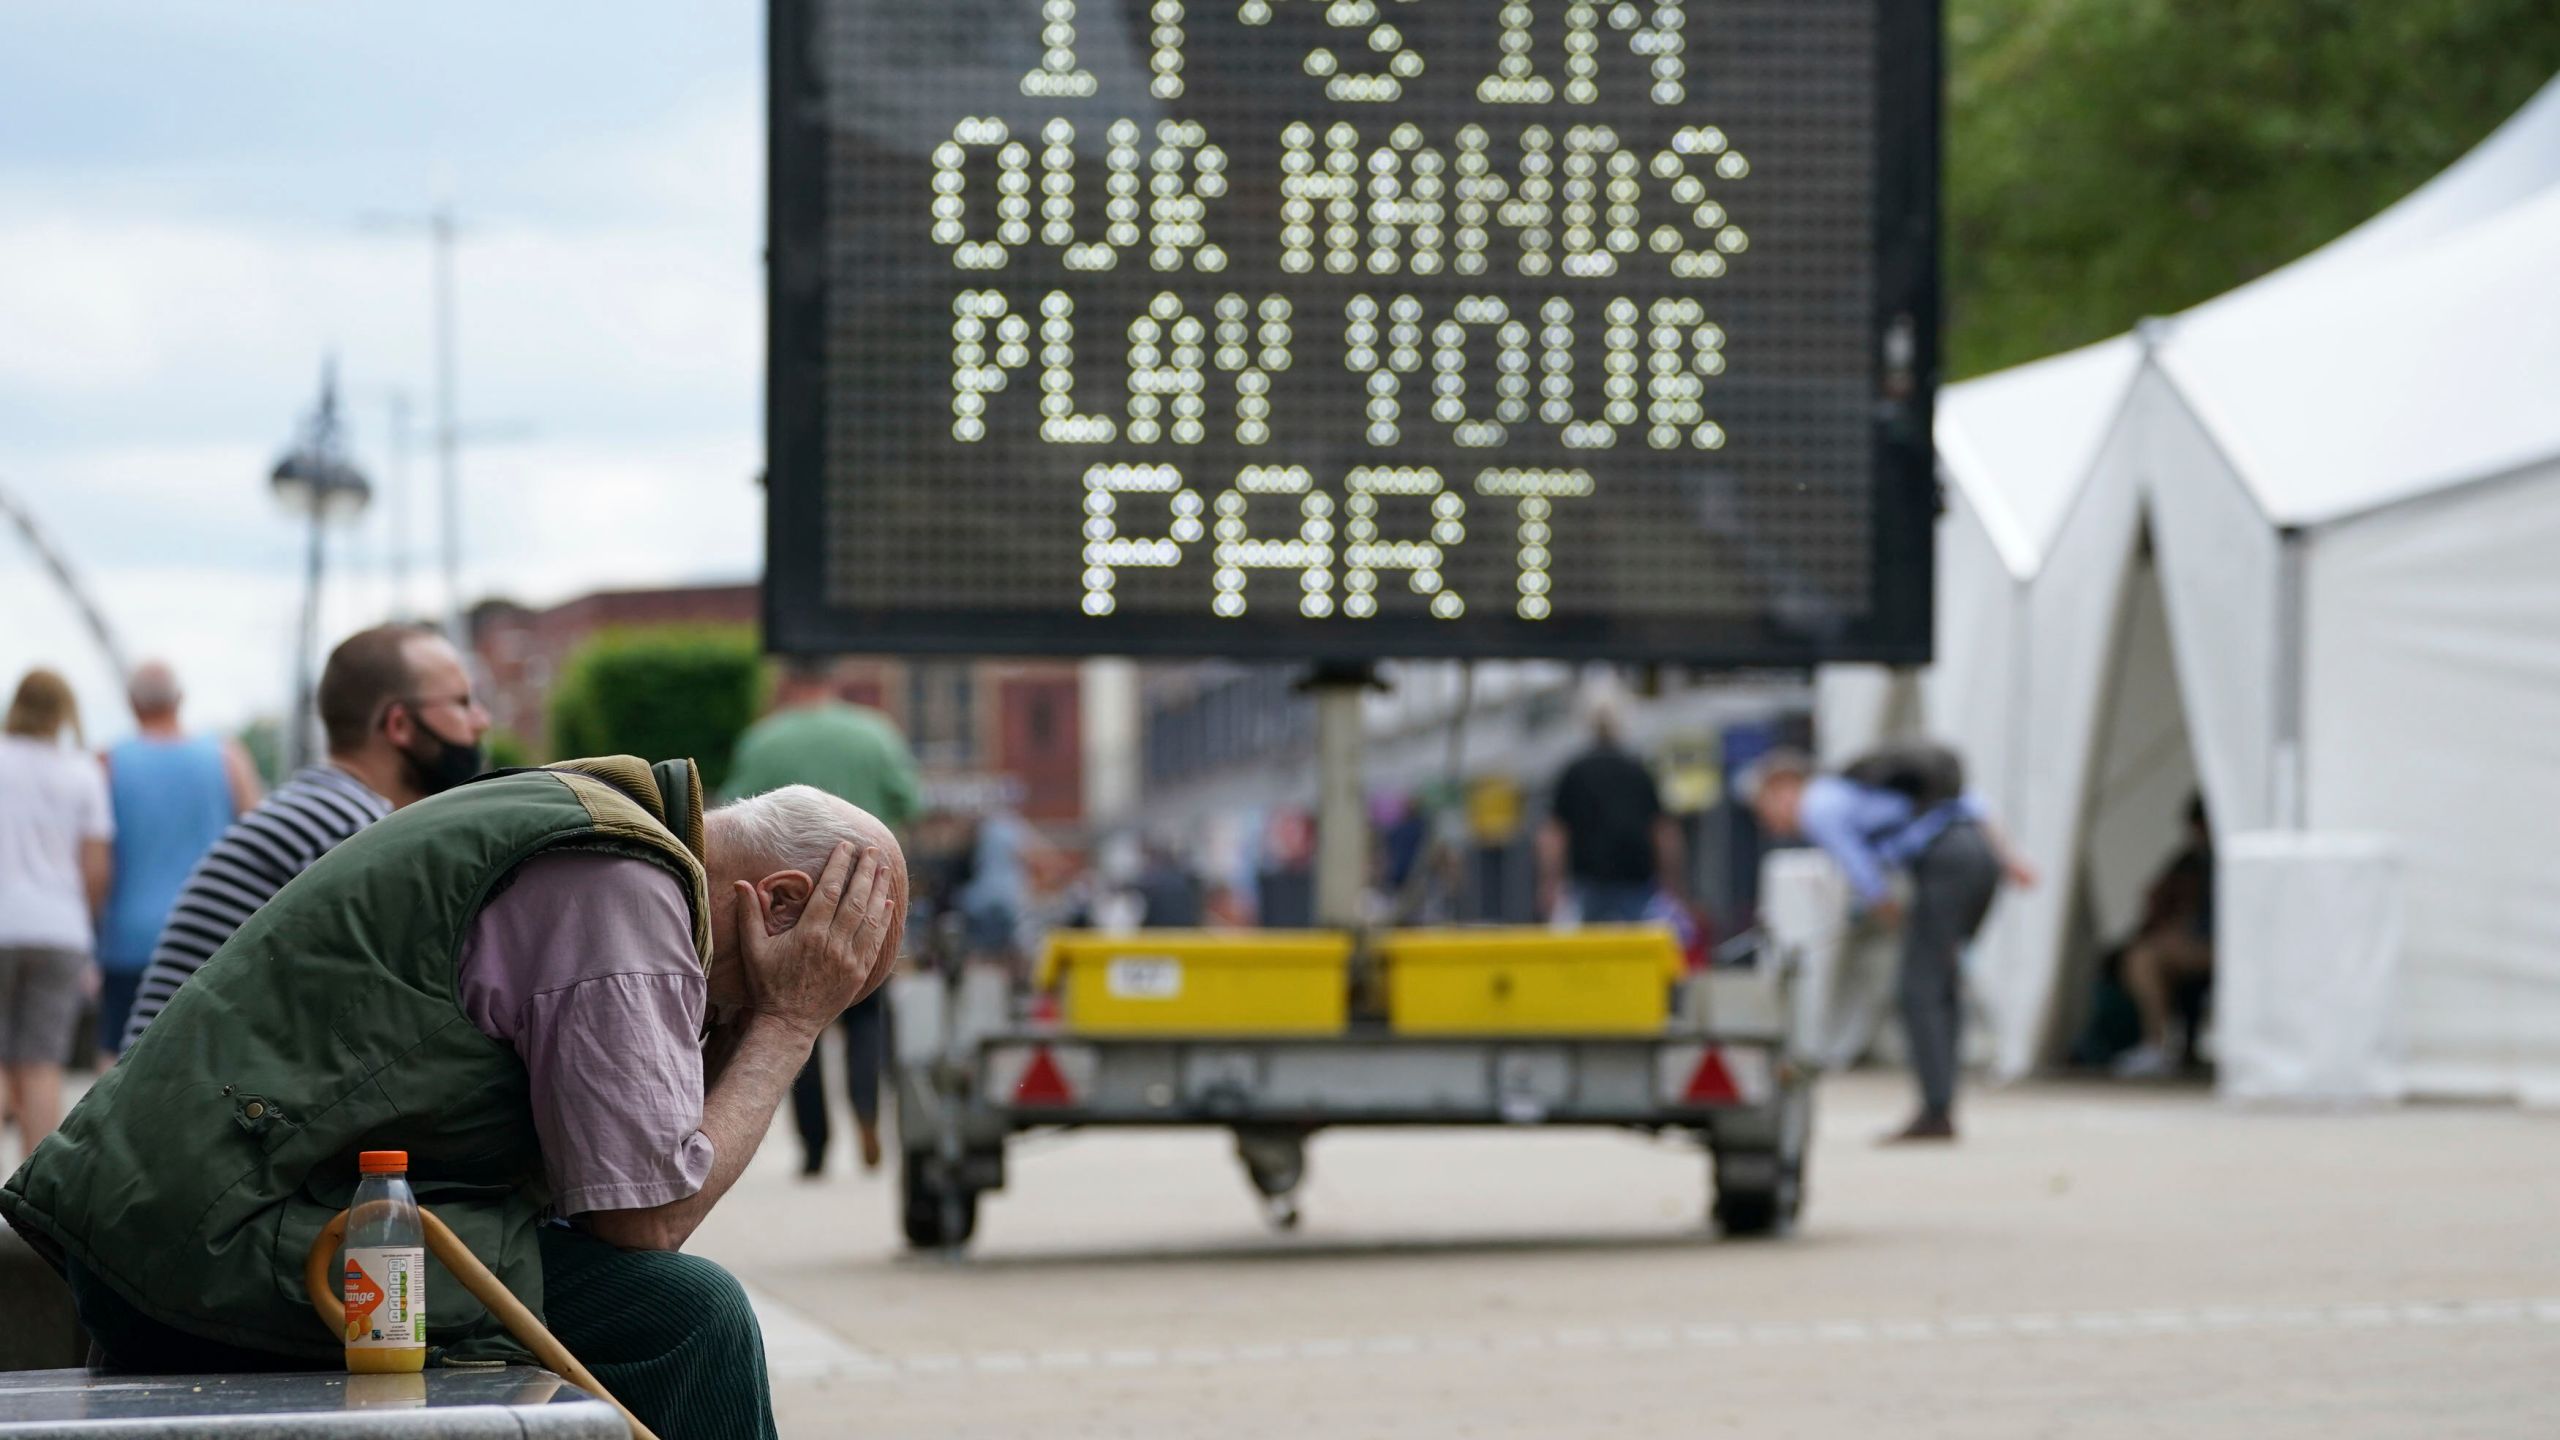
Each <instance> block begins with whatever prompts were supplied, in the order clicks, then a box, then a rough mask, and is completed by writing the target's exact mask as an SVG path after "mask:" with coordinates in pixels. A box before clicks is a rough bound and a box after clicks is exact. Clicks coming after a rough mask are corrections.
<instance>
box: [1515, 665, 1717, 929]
mask: <svg viewBox="0 0 2560 1440" xmlns="http://www.w3.org/2000/svg"><path fill="white" fill-rule="evenodd" d="M1588 720H1589V723H1590V726H1591V744H1590V746H1589V748H1587V749H1585V750H1584V751H1583V752H1582V753H1581V754H1580V755H1578V756H1576V757H1574V759H1573V762H1572V763H1571V764H1569V765H1567V766H1565V768H1564V773H1563V774H1562V775H1561V776H1559V777H1557V780H1556V793H1555V799H1554V801H1553V802H1552V804H1551V805H1550V806H1549V809H1548V814H1547V823H1546V825H1545V827H1544V828H1542V829H1541V830H1540V831H1539V833H1538V877H1539V878H1538V898H1539V909H1541V910H1543V911H1545V912H1546V913H1547V914H1548V915H1550V916H1553V917H1556V918H1559V919H1562V918H1567V917H1569V918H1570V919H1572V920H1573V921H1575V922H1578V923H1580V924H1584V925H1615V924H1633V923H1635V922H1637V921H1640V920H1642V919H1644V918H1645V915H1646V913H1647V912H1648V911H1649V910H1650V909H1651V908H1652V907H1653V903H1654V898H1655V897H1656V896H1657V895H1662V896H1668V897H1669V898H1670V900H1671V902H1672V903H1673V904H1674V905H1682V904H1685V903H1686V896H1687V890H1688V887H1687V885H1686V884H1684V883H1683V877H1684V875H1685V872H1686V870H1687V861H1686V859H1685V857H1684V853H1683V852H1684V847H1683V846H1682V844H1681V838H1680V829H1679V826H1678V824H1677V823H1676V822H1675V821H1674V820H1673V819H1672V818H1671V816H1670V814H1669V813H1668V812H1666V811H1665V810H1664V809H1663V808H1662V792H1661V791H1660V789H1658V788H1657V787H1656V786H1655V785H1654V783H1653V772H1652V771H1651V770H1648V769H1646V768H1645V764H1644V762H1643V761H1642V760H1639V759H1637V758H1636V757H1635V756H1634V755H1632V754H1630V753H1628V751H1627V748H1626V745H1625V743H1624V739H1623V731H1624V725H1623V723H1622V721H1621V720H1620V718H1619V714H1618V706H1617V701H1616V699H1615V697H1613V696H1611V695H1608V694H1605V693H1603V694H1600V695H1597V696H1595V697H1594V698H1593V699H1592V701H1591V703H1590V706H1589V711H1588ZM1567 902H1570V909H1567V908H1565V906H1566V903H1567Z"/></svg>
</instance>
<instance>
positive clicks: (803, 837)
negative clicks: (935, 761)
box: [707, 785, 878, 879]
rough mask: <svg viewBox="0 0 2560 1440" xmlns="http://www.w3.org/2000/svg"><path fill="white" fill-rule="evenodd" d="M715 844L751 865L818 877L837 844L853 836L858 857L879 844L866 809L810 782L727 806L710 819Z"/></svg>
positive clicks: (771, 791) (752, 866)
mask: <svg viewBox="0 0 2560 1440" xmlns="http://www.w3.org/2000/svg"><path fill="white" fill-rule="evenodd" d="M707 819H708V821H709V823H710V826H711V829H712V830H713V832H714V834H715V835H716V836H717V837H718V838H717V839H716V841H715V842H714V843H716V844H718V845H719V846H721V847H722V848H723V849H727V848H728V847H730V846H735V847H737V849H738V851H739V853H740V854H741V855H743V856H744V857H745V858H746V859H747V860H748V862H749V866H748V868H751V869H753V868H764V869H766V870H768V871H771V870H797V871H800V872H801V873H803V874H805V875H807V876H809V877H810V878H811V879H815V878H817V876H818V873H819V872H820V871H822V870H824V869H826V868H827V857H829V856H830V855H833V854H834V853H835V848H836V846H837V845H838V844H839V843H841V842H843V841H847V840H850V841H852V842H853V848H854V854H855V855H856V857H857V858H858V857H859V856H860V855H861V853H862V852H863V851H865V850H868V849H870V848H871V847H872V846H873V845H874V844H876V843H878V836H877V834H876V833H875V832H874V831H873V830H871V829H870V828H869V827H868V826H866V825H865V824H864V823H863V813H862V812H861V811H860V810H857V809H855V808H854V807H853V806H851V805H848V804H846V803H845V802H844V801H842V800H838V799H837V798H835V797H834V796H832V795H829V794H828V793H827V792H825V791H824V790H820V789H818V788H816V787H815V786H810V785H785V786H783V787H782V788H781V789H779V790H767V791H766V792H764V793H763V794H761V795H751V796H749V797H748V798H746V799H744V800H739V801H736V802H734V803H732V804H728V805H723V806H721V807H719V808H718V809H716V810H713V811H712V812H711V813H710V815H709V816H708V817H707Z"/></svg>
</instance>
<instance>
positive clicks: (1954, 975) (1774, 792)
mask: <svg viewBox="0 0 2560 1440" xmlns="http://www.w3.org/2000/svg"><path fill="white" fill-rule="evenodd" d="M1742 788H1743V793H1744V795H1745V796H1746V797H1747V798H1748V799H1749V800H1750V803H1751V808H1752V812H1753V814H1754V815H1755V816H1756V817H1757V818H1758V819H1759V821H1760V826H1761V829H1762V831H1763V832H1764V833H1765V834H1767V835H1769V836H1771V837H1773V838H1781V839H1803V840H1808V841H1810V842H1812V843H1813V844H1815V845H1818V846H1820V847H1821V848H1822V850H1823V851H1824V853H1826V854H1828V855H1830V857H1831V858H1832V859H1833V860H1834V861H1836V862H1838V863H1839V866H1840V868H1841V870H1842V872H1844V873H1845V874H1846V875H1847V876H1848V880H1849V889H1850V892H1851V894H1852V895H1853V896H1854V897H1855V899H1856V902H1857V904H1858V905H1859V907H1860V908H1862V909H1863V910H1864V911H1865V912H1866V913H1867V914H1868V915H1869V916H1870V917H1871V918H1873V919H1875V920H1876V921H1878V922H1879V923H1881V924H1884V925H1886V926H1894V925H1899V926H1900V927H1901V929H1902V960H1901V966H1900V973H1899V976H1898V978H1897V980H1896V991H1897V995H1898V998H1899V1000H1900V1003H1901V1008H1902V1025H1903V1033H1904V1035H1905V1037H1906V1039H1907V1040H1908V1042H1909V1045H1910V1049H1911V1068H1912V1072H1913V1075H1914V1077H1915V1079H1916V1080H1917V1081H1918V1084H1919V1089H1920V1109H1919V1113H1918V1114H1917V1115H1915V1116H1913V1117H1912V1120H1911V1123H1910V1124H1908V1125H1906V1126H1905V1127H1903V1129H1901V1130H1900V1131H1898V1132H1896V1133H1895V1134H1893V1135H1891V1136H1889V1137H1887V1138H1888V1139H1890V1140H1895V1141H1914V1140H1953V1139H1954V1138H1955V1135H1956V1129H1955V1100H1956V1073H1957V1068H1958V1065H1959V1062H1960V1060H1961V1057H1962V1055H1963V1038H1964V1029H1963V1027H1964V997H1963V982H1964V976H1963V970H1962V964H1963V959H1964V947H1965V946H1966V945H1967V944H1968V943H1969V942H1971V941H1972V939H1973V937H1974V935H1975V934H1976V933H1977V932H1978V931H1980V930H1981V929H1982V922H1983V919H1984V918H1985V917H1986V916H1987V915H1989V913H1990V911H1991V901H1992V899H1993V898H1994V897H1995V896H1996V895H1997V894H1998V893H1999V889H2000V884H2001V882H2002V880H2003V879H2006V880H2008V881H2010V882H2011V883H2014V884H2017V885H2020V886H2028V885H2033V884H2034V883H2035V878H2036V877H2035V872H2034V871H2033V870H2031V869H2029V868H2028V867H2027V865H2026V864H2025V863H2024V862H2022V861H2020V860H2018V859H2017V858H2016V857H2014V856H2012V855H2011V854H2010V853H2009V851H2008V848H2007V846H2006V844H2005V842H2004V841H2003V840H2002V839H2001V837H2000V833H1999V831H1998V829H1997V828H1996V827H1994V826H1993V825H1992V824H1991V822H1990V811H1989V807H1988V806H1987V805H1985V804H1984V803H1983V801H1982V799H1981V798H1980V797H1979V796H1976V795H1973V794H1970V793H1968V792H1967V791H1966V790H1965V787H1964V764H1963V761H1962V760H1961V759H1959V758H1958V757H1957V756H1956V754H1955V752H1954V751H1951V750H1948V749H1947V748H1945V747H1944V746H1940V745H1931V744H1913V745H1904V746H1895V747H1890V748H1887V749H1884V750H1879V751H1877V752H1875V753H1874V754H1872V755H1869V756H1867V757H1865V758H1863V759H1861V760H1858V761H1856V762H1855V763H1853V764H1851V765H1850V766H1849V767H1848V769H1847V770H1845V771H1843V772H1842V773H1840V774H1837V775H1824V774H1819V773H1817V772H1816V771H1815V769H1814V765H1813V761H1812V759H1811V758H1810V757H1808V756H1806V755H1804V754H1803V753H1802V752H1800V751H1795V750H1784V749H1781V750H1774V751H1771V752H1770V753H1769V754H1767V755H1765V756H1762V757H1761V759H1760V761H1759V763H1758V764H1756V765H1754V766H1753V767H1752V768H1751V770H1750V772H1749V773H1748V774H1747V775H1746V776H1745V778H1744V783H1743V787H1742ZM1896 870H1902V871H1906V872H1907V873H1908V874H1909V876H1910V891H1911V901H1910V904H1909V906H1908V907H1907V909H1906V907H1905V906H1904V904H1903V902H1902V901H1901V900H1900V899H1899V898H1897V897H1896V896H1895V894H1894V892H1893V888H1892V884H1891V879H1890V877H1891V874H1892V872H1894V871H1896Z"/></svg>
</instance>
